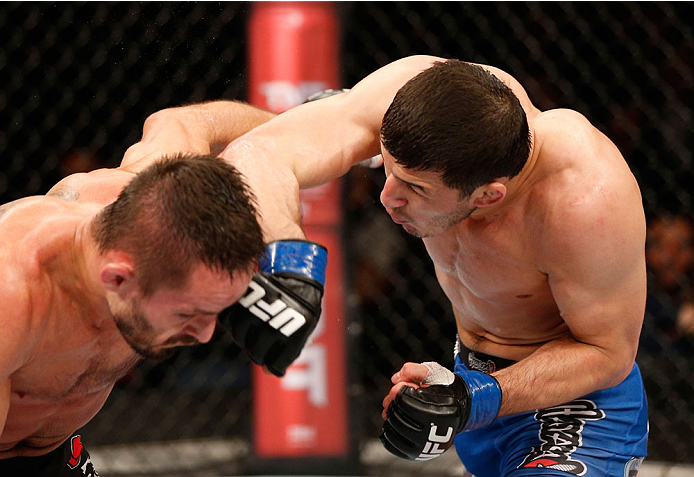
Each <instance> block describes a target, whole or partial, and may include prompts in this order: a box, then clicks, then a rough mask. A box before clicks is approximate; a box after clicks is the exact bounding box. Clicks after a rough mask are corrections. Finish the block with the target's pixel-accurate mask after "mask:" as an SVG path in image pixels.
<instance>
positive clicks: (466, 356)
mask: <svg viewBox="0 0 694 477" xmlns="http://www.w3.org/2000/svg"><path fill="white" fill-rule="evenodd" d="M453 354H454V355H456V354H459V355H460V359H461V360H462V361H463V363H465V366H467V367H468V368H469V369H472V370H474V371H482V372H483V373H485V374H492V373H493V372H495V371H499V370H500V369H504V368H508V367H509V366H511V365H512V364H515V363H516V361H514V360H512V359H506V358H499V357H497V356H492V355H490V354H486V353H480V352H479V351H473V350H471V349H470V348H468V347H467V346H465V345H464V344H463V343H462V341H460V338H458V337H457V336H456V340H455V350H454V353H453Z"/></svg>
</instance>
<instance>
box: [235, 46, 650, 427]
mask: <svg viewBox="0 0 694 477" xmlns="http://www.w3.org/2000/svg"><path fill="white" fill-rule="evenodd" d="M441 60H442V59H440V58H433V57H425V56H415V57H408V58H404V59H402V60H398V61H396V62H394V63H391V64H389V65H387V66H385V67H383V68H381V69H380V70H378V71H376V72H374V73H373V74H371V75H369V76H368V77H367V78H365V79H364V80H362V81H361V82H360V83H358V84H357V85H356V86H355V87H354V88H352V90H351V91H350V92H348V93H345V94H341V95H337V96H333V97H330V98H326V99H322V100H320V101H316V102H314V103H309V104H306V105H302V106H299V107H297V108H294V109H292V110H290V111H287V112H285V113H283V114H282V115H280V116H278V117H277V118H275V119H273V120H272V121H270V122H268V123H266V124H264V125H262V126H260V127H258V128H256V129H254V130H253V131H251V132H250V133H248V134H246V135H244V136H242V137H241V138H239V139H238V140H236V141H235V142H234V143H232V144H231V145H230V146H229V147H227V149H226V150H225V151H224V152H223V153H222V154H223V156H224V157H228V158H231V157H238V156H239V155H241V156H243V155H244V154H245V152H244V151H246V150H247V149H250V148H251V147H252V149H253V151H254V154H255V157H256V158H258V160H271V159H274V160H275V162H276V166H275V169H276V170H279V169H281V168H282V167H285V168H288V169H289V170H291V171H292V172H293V173H294V174H295V175H296V177H297V178H298V181H299V184H300V185H301V187H310V186H314V185H317V184H321V183H324V182H326V181H328V180H330V179H332V178H335V177H338V176H340V175H342V174H344V173H346V172H347V171H348V170H349V168H350V167H351V166H352V165H353V164H355V163H357V162H358V161H360V160H363V159H366V158H368V157H371V156H373V155H375V154H377V153H379V152H381V153H382V154H383V158H384V166H385V167H384V168H385V173H386V177H387V179H386V183H385V185H384V188H383V192H382V193H381V202H382V203H383V205H384V207H385V209H386V211H387V212H388V213H389V214H390V215H391V217H392V218H393V220H394V221H396V222H397V223H400V224H401V225H402V226H403V228H404V229H405V230H406V231H407V232H409V233H412V234H414V235H417V236H422V237H424V238H423V240H424V244H425V246H426V248H427V251H428V253H429V255H430V257H431V259H432V260H433V262H434V266H435V270H436V276H437V278H438V281H439V283H440V285H441V287H442V288H443V290H444V292H445V293H446V296H447V297H448V298H449V300H450V301H451V304H452V307H453V311H454V314H455V317H456V321H457V328H458V332H459V334H460V338H461V340H462V341H463V343H464V344H465V345H466V346H468V347H469V348H471V349H473V350H477V351H480V352H484V353H488V354H491V355H495V356H499V357H503V358H509V359H513V360H520V362H518V363H516V364H514V365H513V366H510V367H508V368H505V369H503V370H501V371H497V372H496V373H494V376H495V377H496V378H497V379H498V381H499V383H500V385H501V387H502V389H503V396H504V398H503V402H502V408H501V411H500V415H507V414H513V413H517V412H522V411H528V410H532V409H538V408H544V407H548V406H552V405H558V404H560V403H563V402H567V401H570V400H572V399H575V398H578V397H580V396H583V395H586V394H588V393H590V392H592V391H595V390H598V389H604V388H607V387H610V386H613V385H616V384H618V383H620V382H621V381H622V380H623V379H624V378H625V377H626V376H627V375H628V373H629V372H630V370H631V367H632V365H633V362H634V358H635V356H636V349H637V344H638V336H639V332H640V329H641V323H642V320H643V313H644V306H645V297H646V270H645V260H644V242H645V219H644V214H643V209H642V205H641V196H640V192H639V188H638V185H637V183H636V181H635V179H634V177H633V175H632V174H631V172H630V170H629V168H628V166H627V164H626V162H625V161H624V158H623V157H622V156H621V154H620V152H619V151H618V149H617V148H616V147H615V146H614V144H613V143H612V142H611V141H610V140H609V139H608V138H607V137H606V136H604V135H603V134H602V133H601V132H600V131H598V130H597V129H596V128H595V127H594V126H592V125H591V124H590V122H589V121H588V120H587V119H586V118H585V117H583V116H582V115H581V114H579V113H577V112H575V111H571V110H567V109H555V110H549V111H544V112H543V111H540V110H538V109H537V108H535V107H534V106H533V105H532V103H531V102H530V100H529V98H528V96H527V94H526V92H525V91H524V89H523V88H522V87H521V85H520V84H519V83H518V82H517V81H516V80H515V79H513V78H512V77H511V76H509V75H508V74H507V73H505V72H503V71H501V70H499V69H497V68H493V67H488V66H483V67H484V68H486V69H487V70H489V71H490V72H491V73H492V74H494V75H495V76H497V77H498V78H499V79H501V80H502V81H503V82H504V83H506V85H508V86H509V87H510V88H511V89H512V91H513V92H514V93H515V94H516V96H517V97H518V98H519V100H520V102H521V105H522V106H523V108H524V109H525V111H526V115H527V118H528V123H529V128H530V131H531V134H532V140H533V145H532V150H531V153H530V156H529V158H528V161H527V163H526V165H525V167H524V169H523V170H522V172H521V173H520V174H519V175H518V176H516V177H513V178H511V179H509V178H507V177H505V178H497V179H496V180H495V181H493V182H491V183H489V184H486V185H484V186H481V187H479V188H478V189H477V190H475V192H473V193H472V194H471V195H470V196H469V197H460V195H459V194H458V191H457V190H453V189H450V188H447V187H445V186H443V184H442V182H441V178H440V175H439V174H437V173H432V172H427V171H411V170H406V169H404V168H403V167H402V166H400V165H398V164H397V163H396V162H395V160H394V158H393V157H392V156H391V155H390V154H389V153H388V151H386V150H385V149H384V148H382V147H381V145H380V141H379V130H380V126H381V120H382V118H383V114H384V113H385V111H386V109H387V108H388V106H389V105H390V102H391V101H392V99H393V97H394V96H395V93H396V92H397V90H398V89H399V88H400V87H401V86H402V85H403V84H404V83H405V82H407V81H408V80H409V79H410V78H412V77H413V76H415V75H416V74H417V73H419V72H420V71H422V70H423V69H425V68H428V67H429V66H430V65H431V64H432V62H434V61H441ZM452 100H453V99H452ZM374 240H377V238H374ZM426 371H427V370H426V368H425V367H424V366H422V365H420V364H415V363H408V364H406V365H405V366H404V367H403V369H402V370H401V371H400V372H398V373H397V374H396V375H395V376H394V377H393V383H394V384H395V386H394V387H393V388H392V389H391V392H390V394H389V396H387V397H386V398H385V400H384V407H385V408H387V406H388V405H389V403H390V401H391V400H392V398H393V397H394V396H395V395H396V394H397V391H398V389H399V388H400V387H401V386H403V385H418V383H419V382H421V380H423V379H424V377H425V376H426Z"/></svg>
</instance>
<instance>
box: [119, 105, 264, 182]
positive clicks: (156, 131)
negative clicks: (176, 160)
mask: <svg viewBox="0 0 694 477" xmlns="http://www.w3.org/2000/svg"><path fill="white" fill-rule="evenodd" d="M274 116H275V114H274V113H270V112H268V111H264V110H262V109H259V108H256V107H253V106H250V105H248V104H245V103H241V102H238V101H212V102H208V103H200V104H192V105H189V106H181V107H177V108H167V109H163V110H161V111H157V112H155V113H153V114H151V115H150V116H149V117H148V118H147V119H146V120H145V123H144V126H143V129H142V139H141V140H140V141H139V142H137V143H136V144H134V145H133V146H131V147H130V148H129V149H128V150H127V151H126V153H125V155H124V156H123V162H122V163H121V167H127V168H128V169H130V170H132V171H133V172H137V171H138V170H141V169H142V168H144V167H146V166H147V165H149V164H150V163H151V162H152V161H155V160H159V159H160V158H161V157H163V156H166V155H172V154H177V153H192V154H212V155H217V154H218V153H220V152H221V151H222V150H223V149H224V147H226V145H227V144H229V143H230V142H232V141H233V140H234V139H236V138H237V137H239V136H241V135H243V134H244V133H246V132H248V131H250V130H251V129H253V128H254V127H256V126H258V125H260V124H263V123H265V122H267V121H269V120H270V119H271V118H273V117H274Z"/></svg>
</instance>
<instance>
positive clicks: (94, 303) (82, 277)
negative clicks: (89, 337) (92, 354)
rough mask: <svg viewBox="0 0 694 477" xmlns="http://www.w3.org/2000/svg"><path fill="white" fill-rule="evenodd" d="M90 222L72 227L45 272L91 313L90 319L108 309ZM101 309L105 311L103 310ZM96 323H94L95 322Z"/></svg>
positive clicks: (81, 222) (99, 259) (98, 256)
mask: <svg viewBox="0 0 694 477" xmlns="http://www.w3.org/2000/svg"><path fill="white" fill-rule="evenodd" d="M90 224H91V222H90V220H86V221H80V222H78V223H76V224H75V225H74V229H73V230H72V234H71V236H70V237H69V238H67V239H66V241H65V243H64V244H63V247H61V251H60V253H59V254H57V256H56V257H55V259H54V260H53V263H51V264H50V266H49V269H50V273H51V276H52V280H53V282H54V284H55V285H57V286H58V287H60V289H62V290H63V291H64V292H65V293H67V294H68V295H70V296H71V297H72V298H73V299H75V300H77V301H79V302H80V303H81V305H82V306H83V307H84V308H85V309H88V310H93V311H94V313H89V315H90V318H88V319H93V318H97V317H100V316H102V315H103V313H101V312H100V311H101V310H102V309H108V307H107V304H106V294H105V290H104V287H103V285H102V284H101V280H100V277H99V271H100V261H101V257H100V255H99V253H98V249H97V247H96V244H95V242H94V240H93V238H92V235H91V230H90ZM104 307H105V308H104ZM95 324H96V323H95Z"/></svg>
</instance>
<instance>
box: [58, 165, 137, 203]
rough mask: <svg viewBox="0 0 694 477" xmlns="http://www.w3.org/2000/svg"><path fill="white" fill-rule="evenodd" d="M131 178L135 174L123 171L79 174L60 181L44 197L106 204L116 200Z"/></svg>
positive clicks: (98, 171)
mask: <svg viewBox="0 0 694 477" xmlns="http://www.w3.org/2000/svg"><path fill="white" fill-rule="evenodd" d="M133 177H135V174H133V173H132V172H128V171H125V170H123V169H96V170H94V171H91V172H80V173H77V174H72V175H70V176H68V177H66V178H64V179H62V180H61V181H60V182H58V183H57V184H56V185H55V186H53V187H52V188H51V189H50V190H49V191H48V193H47V194H46V195H48V196H52V197H57V198H60V199H63V200H66V201H79V202H95V203H102V204H108V203H111V202H113V201H114V200H116V198H117V197H118V194H119V193H120V191H121V190H123V187H125V186H126V185H127V184H128V183H129V182H130V181H131V180H132V178H133Z"/></svg>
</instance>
